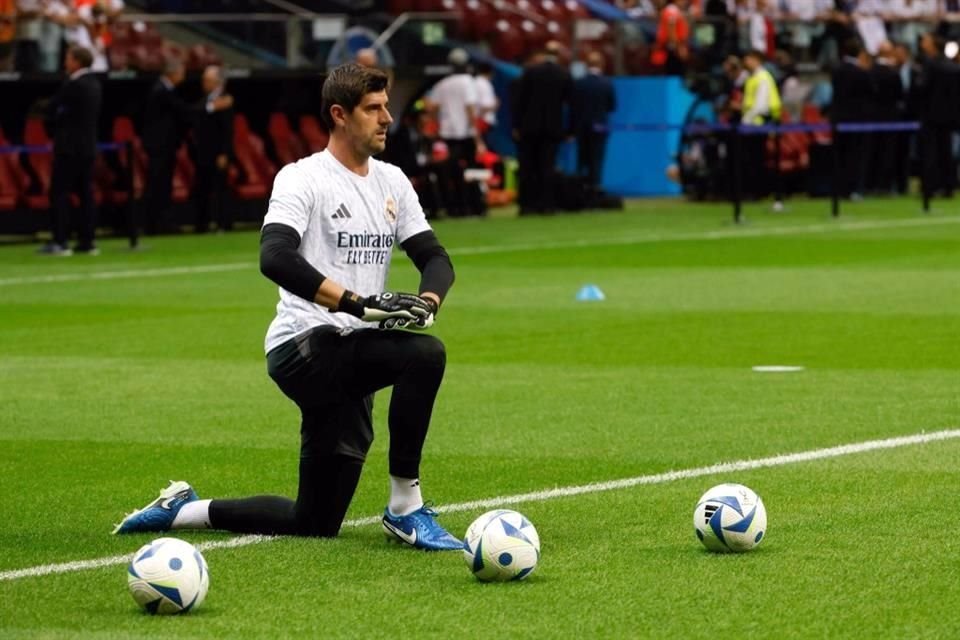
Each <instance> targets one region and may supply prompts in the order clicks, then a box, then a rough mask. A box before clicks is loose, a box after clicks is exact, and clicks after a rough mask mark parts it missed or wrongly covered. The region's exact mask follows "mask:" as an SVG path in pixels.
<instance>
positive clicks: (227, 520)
mask: <svg viewBox="0 0 960 640" xmlns="http://www.w3.org/2000/svg"><path fill="white" fill-rule="evenodd" d="M322 108H323V117H324V119H325V120H326V124H327V126H328V127H329V129H330V142H329V146H328V147H327V149H326V150H325V151H323V152H320V153H317V154H314V155H312V156H310V157H308V158H304V159H303V160H300V161H298V162H295V163H293V164H290V165H287V166H286V167H284V168H283V169H282V170H281V171H280V173H279V174H278V175H277V177H276V180H275V182H274V186H273V192H272V194H271V197H270V205H269V209H268V211H267V214H266V217H265V219H264V224H263V229H262V233H261V238H260V267H261V271H262V272H263V273H264V275H266V276H267V277H268V278H270V279H271V280H273V281H274V282H275V283H277V284H278V285H279V287H280V302H279V304H278V305H277V315H276V318H275V319H274V320H273V322H272V323H271V325H270V328H269V330H268V331H267V336H266V352H267V370H268V372H269V374H270V377H271V378H272V379H273V380H274V382H276V384H277V386H278V387H279V388H280V390H281V391H283V393H284V394H286V395H287V397H289V398H290V399H291V400H293V401H294V402H295V403H296V404H297V406H298V407H299V408H300V411H301V415H302V421H301V425H300V480H299V489H298V492H297V499H296V500H290V499H288V498H282V497H278V496H256V497H251V498H243V499H237V500H200V499H199V498H198V497H197V495H196V493H195V492H194V491H193V489H192V488H191V487H190V485H189V484H187V483H185V482H173V483H171V485H170V486H169V487H168V488H167V489H165V490H163V491H162V492H161V494H160V497H159V498H157V499H156V500H155V501H154V502H152V503H150V504H149V505H147V506H146V507H144V508H143V509H140V510H138V511H136V512H134V513H133V514H131V515H129V516H127V517H126V518H124V520H123V522H121V523H120V525H118V526H117V528H116V530H115V533H128V532H140V531H165V530H168V529H187V528H212V529H223V530H228V531H235V532H242V533H262V534H281V535H282V534H288V535H303V536H325V537H328V536H336V535H337V533H338V532H339V531H340V527H341V525H342V523H343V519H344V517H345V515H346V512H347V507H348V506H349V505H350V501H351V499H352V498H353V494H354V492H355V490H356V487H357V483H358V482H359V480H360V471H361V469H362V467H363V463H364V460H365V458H366V455H367V451H368V450H369V448H370V444H371V442H372V440H373V423H372V409H373V395H374V393H375V392H376V391H378V390H379V389H383V388H385V387H389V386H392V387H393V394H392V398H391V401H390V412H389V429H390V452H389V467H390V486H391V491H390V501H389V504H388V506H387V508H386V509H385V510H384V515H383V527H384V531H385V532H386V533H387V535H388V536H390V537H392V538H394V539H396V540H398V541H400V542H402V543H405V544H408V545H411V546H413V547H416V548H419V549H430V550H445V549H461V548H462V545H461V542H460V540H458V539H457V538H455V537H454V536H452V535H450V534H449V533H448V532H447V531H446V530H444V529H443V528H442V527H441V526H440V525H439V524H438V523H437V521H436V519H435V515H436V514H435V512H433V511H432V510H431V509H429V507H427V506H425V505H424V502H423V499H422V497H421V494H420V479H419V478H420V469H419V467H420V458H421V453H422V450H423V445H424V441H425V439H426V436H427V429H428V427H429V424H430V415H431V412H432V410H433V404H434V400H435V398H436V395H437V391H438V390H439V387H440V382H441V380H442V379H443V372H444V366H445V362H446V354H445V351H444V347H443V344H442V343H441V342H440V341H439V340H438V339H436V338H434V337H432V336H429V335H426V334H424V333H422V331H423V330H425V329H429V328H430V326H431V325H432V324H433V322H434V319H435V318H436V315H437V311H438V310H439V308H440V304H441V302H442V301H443V299H444V297H445V296H446V294H447V292H448V290H449V289H450V287H451V285H452V284H453V279H454V275H453V266H452V265H451V263H450V258H449V256H448V255H447V252H446V251H445V250H444V249H443V247H442V246H441V245H440V243H439V242H438V240H437V237H436V235H435V234H434V232H433V230H432V229H431V228H430V226H429V224H428V223H427V221H426V218H425V217H424V214H423V209H422V208H421V206H420V203H419V201H418V199H417V195H416V193H415V191H414V190H413V187H412V185H411V184H410V181H409V180H408V179H407V178H406V176H404V175H403V173H402V172H401V171H400V169H398V168H397V167H394V166H393V165H390V164H387V163H385V162H380V161H379V160H376V159H375V158H372V157H371V156H373V155H375V154H378V153H380V152H382V151H383V150H384V147H385V144H386V133H387V128H388V126H389V125H390V123H391V122H392V118H391V117H390V113H389V112H388V110H387V76H386V75H385V74H384V73H383V72H381V71H379V70H377V69H370V68H365V67H361V66H359V65H356V64H346V65H343V66H340V67H337V68H335V69H334V70H333V71H331V73H330V74H329V76H328V78H327V80H326V82H325V83H324V86H323V90H322ZM395 244H398V245H399V246H400V247H401V248H402V249H403V250H404V251H405V252H406V253H407V255H408V256H409V257H410V259H411V260H412V261H413V262H414V264H415V265H416V266H417V268H418V270H419V271H420V273H421V281H420V287H419V294H417V295H414V294H408V293H391V292H384V288H385V285H386V281H387V272H388V268H389V263H390V255H391V252H392V248H393V246H394V245H395Z"/></svg>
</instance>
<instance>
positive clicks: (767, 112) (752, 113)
mask: <svg viewBox="0 0 960 640" xmlns="http://www.w3.org/2000/svg"><path fill="white" fill-rule="evenodd" d="M763 60H764V53H763V52H762V51H756V50H754V51H750V52H749V53H747V54H746V55H745V56H743V67H744V68H745V69H746V70H747V72H748V73H749V74H750V77H749V78H747V82H746V84H745V85H744V87H743V107H742V110H743V115H742V116H741V120H740V121H741V122H742V123H743V124H746V125H753V126H760V125H767V124H778V123H779V122H780V114H781V109H782V104H781V101H780V91H779V89H777V82H776V80H774V78H773V74H771V73H770V72H769V71H768V70H767V68H766V67H765V66H763ZM741 149H742V150H743V157H742V159H741V164H742V165H743V175H744V176H746V177H747V182H748V183H749V185H751V186H750V188H749V189H745V191H746V192H747V193H750V194H751V195H753V196H755V197H760V196H763V195H764V194H765V193H766V192H767V190H768V189H769V185H770V180H769V172H768V171H767V161H766V154H767V152H766V149H767V136H766V135H761V134H756V135H744V136H743V139H742V141H741ZM774 206H775V207H777V208H778V209H779V207H780V206H781V205H780V203H779V202H775V203H774Z"/></svg>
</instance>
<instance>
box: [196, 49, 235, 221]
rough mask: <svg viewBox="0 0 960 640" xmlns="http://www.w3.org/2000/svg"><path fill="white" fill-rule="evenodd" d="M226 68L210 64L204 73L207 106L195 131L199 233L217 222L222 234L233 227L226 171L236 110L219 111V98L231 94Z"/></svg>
mask: <svg viewBox="0 0 960 640" xmlns="http://www.w3.org/2000/svg"><path fill="white" fill-rule="evenodd" d="M225 89H226V77H225V76H224V74H223V68H222V67H218V66H215V65H211V66H209V67H207V68H206V69H204V71H203V92H204V94H206V97H205V98H204V106H203V108H202V109H199V110H198V111H199V118H198V119H197V122H196V125H195V126H194V128H193V137H194V141H195V143H196V166H197V177H196V180H195V181H194V188H193V196H194V202H195V205H196V214H197V218H196V232H197V233H206V232H207V231H208V230H209V229H210V221H211V220H215V221H216V223H217V228H218V229H219V230H220V231H229V230H231V229H232V228H233V215H232V214H231V211H230V208H229V207H227V206H225V202H224V197H225V194H226V189H227V170H228V169H229V168H230V159H231V158H232V157H233V108H232V107H228V108H224V109H216V108H215V104H216V102H217V100H218V99H219V98H221V97H222V96H226V95H228V94H227V93H226V91H225Z"/></svg>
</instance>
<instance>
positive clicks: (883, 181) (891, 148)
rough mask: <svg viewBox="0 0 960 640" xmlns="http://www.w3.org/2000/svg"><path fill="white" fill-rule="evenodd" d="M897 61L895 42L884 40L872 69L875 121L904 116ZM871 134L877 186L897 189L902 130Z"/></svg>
mask: <svg viewBox="0 0 960 640" xmlns="http://www.w3.org/2000/svg"><path fill="white" fill-rule="evenodd" d="M896 64H897V61H896V58H895V54H894V50H893V45H892V44H891V43H889V42H884V43H882V44H881V45H880V47H879V49H878V50H877V58H876V60H875V61H874V64H873V67H871V69H870V74H871V76H872V77H873V85H874V87H875V88H876V101H875V102H874V104H873V112H872V113H871V118H870V119H871V120H872V121H875V122H896V121H897V120H898V119H900V117H901V108H902V105H903V82H902V80H901V79H900V71H899V69H898V68H897V66H896ZM869 135H870V138H871V140H872V142H871V144H870V149H872V150H873V153H872V154H871V155H872V156H873V160H874V176H873V178H874V182H873V186H874V187H875V188H876V190H877V191H879V192H880V193H885V194H887V193H892V192H894V191H895V190H896V175H895V174H896V166H897V156H896V154H897V147H898V145H899V142H900V137H899V136H900V134H898V133H897V132H888V131H880V132H876V133H873V134H869Z"/></svg>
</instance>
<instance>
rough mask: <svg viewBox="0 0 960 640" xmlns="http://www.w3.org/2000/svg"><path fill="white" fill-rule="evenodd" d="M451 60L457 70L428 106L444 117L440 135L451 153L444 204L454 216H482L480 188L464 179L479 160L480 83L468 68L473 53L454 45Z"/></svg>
mask: <svg viewBox="0 0 960 640" xmlns="http://www.w3.org/2000/svg"><path fill="white" fill-rule="evenodd" d="M447 60H448V61H449V62H450V64H451V65H452V66H453V73H451V74H450V75H449V76H447V77H445V78H443V79H442V80H440V82H438V83H437V84H436V85H435V86H434V87H433V89H432V90H431V91H430V93H429V95H428V96H427V97H426V104H427V106H428V108H429V109H430V110H431V111H433V112H435V113H437V117H438V118H439V120H440V138H441V139H442V140H443V142H444V143H445V144H446V145H447V149H448V150H449V154H450V155H449V157H448V159H447V162H446V168H445V171H444V175H443V179H442V180H441V181H440V183H441V192H442V193H443V201H444V207H445V208H446V210H447V213H448V214H449V215H450V216H453V217H461V216H468V215H473V216H479V215H483V213H484V206H483V200H482V197H481V196H480V193H479V188H478V187H477V185H476V184H468V183H467V182H466V180H464V171H465V170H466V169H467V167H469V166H470V165H472V164H473V163H474V162H475V157H476V153H477V129H476V126H475V122H476V119H477V85H476V82H475V80H474V79H473V76H471V75H470V73H469V72H468V69H467V64H468V63H469V61H470V57H469V55H468V54H467V52H466V51H464V50H463V49H453V50H452V51H450V54H449V55H448V56H447Z"/></svg>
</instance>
